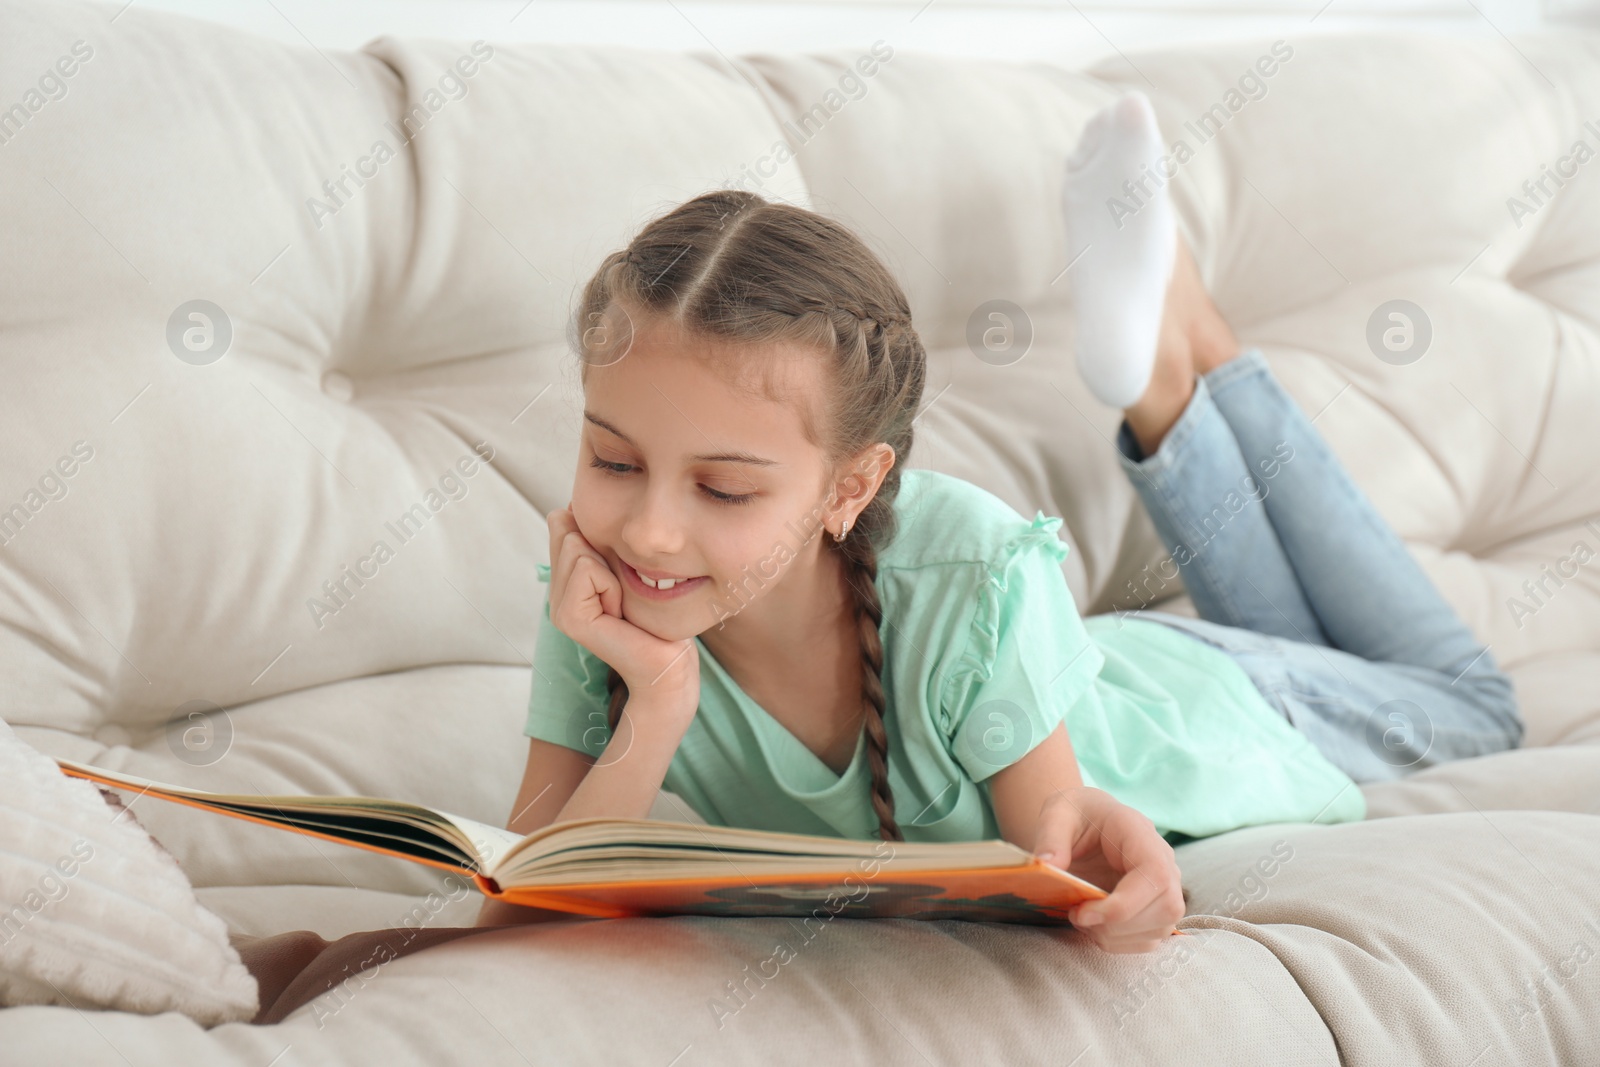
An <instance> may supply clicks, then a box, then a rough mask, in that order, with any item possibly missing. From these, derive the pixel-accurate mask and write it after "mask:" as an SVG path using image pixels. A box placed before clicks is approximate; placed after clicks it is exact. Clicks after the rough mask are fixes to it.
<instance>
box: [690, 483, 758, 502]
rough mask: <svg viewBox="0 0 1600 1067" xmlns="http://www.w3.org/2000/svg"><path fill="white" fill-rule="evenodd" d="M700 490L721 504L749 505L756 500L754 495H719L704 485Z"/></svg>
mask: <svg viewBox="0 0 1600 1067" xmlns="http://www.w3.org/2000/svg"><path fill="white" fill-rule="evenodd" d="M700 488H702V489H704V490H705V491H706V492H707V493H708V494H710V496H711V499H713V500H715V501H717V502H718V503H721V504H748V503H750V501H752V500H754V499H755V498H756V495H755V494H754V493H737V494H735V493H719V492H717V491H716V490H715V489H713V488H711V487H710V486H709V485H702V486H701V487H700Z"/></svg>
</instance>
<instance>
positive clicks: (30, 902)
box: [0, 722, 257, 1026]
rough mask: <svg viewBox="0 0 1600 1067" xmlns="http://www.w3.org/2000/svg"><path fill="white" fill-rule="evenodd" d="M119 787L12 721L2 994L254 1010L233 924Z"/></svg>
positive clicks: (160, 1007)
mask: <svg viewBox="0 0 1600 1067" xmlns="http://www.w3.org/2000/svg"><path fill="white" fill-rule="evenodd" d="M110 798H111V794H109V793H106V794H102V792H101V790H100V788H99V787H98V786H96V785H95V784H94V783H92V782H88V781H85V780H83V779H81V778H69V777H67V776H66V775H65V774H62V773H61V770H60V768H58V767H57V766H56V763H55V761H54V760H52V759H49V758H48V757H46V756H44V755H43V754H41V753H39V752H37V751H35V750H34V749H33V748H31V747H30V746H29V745H27V744H26V743H24V742H23V741H22V739H21V738H19V737H17V735H16V734H15V733H14V732H12V730H11V727H9V726H7V725H6V724H5V723H4V722H0V1004H3V1005H15V1004H62V1005H71V1006H73V1007H78V1008H89V1007H94V1008H110V1009H116V1010H121V1011H136V1012H147V1013H156V1012H164V1011H177V1012H182V1013H183V1014H185V1015H187V1016H189V1017H190V1018H192V1019H194V1020H195V1021H196V1022H199V1023H202V1024H204V1025H207V1026H211V1025H215V1024H217V1023H222V1022H236V1021H243V1020H249V1019H251V1018H253V1017H254V1016H255V1014H256V1010H257V999H256V998H257V989H256V980H255V978H254V977H252V976H251V974H250V972H249V971H247V970H245V967H244V964H243V963H242V962H240V959H239V953H238V952H237V951H236V950H235V949H234V948H233V946H232V945H230V944H229V943H228V929H227V926H226V924H224V923H223V921H222V920H221V919H219V918H218V917H217V916H216V915H214V914H212V913H211V912H209V911H207V910H206V909H205V908H203V907H201V906H200V902H199V901H198V900H196V899H195V895H194V888H193V887H192V886H191V885H190V884H189V879H188V877H187V876H186V875H185V874H184V873H183V871H182V870H181V869H179V867H178V864H177V862H176V861H175V860H174V859H173V858H172V857H171V856H170V855H169V854H168V853H167V851H166V850H165V849H163V848H161V847H160V846H159V845H158V844H157V843H156V842H155V840H154V839H153V838H151V836H150V835H149V834H148V833H147V832H146V831H145V830H144V828H143V827H141V826H140V825H139V824H138V823H137V822H136V821H135V820H134V818H133V814H132V812H129V811H126V810H125V809H123V807H122V805H121V804H120V803H114V804H108V803H107V800H108V799H110Z"/></svg>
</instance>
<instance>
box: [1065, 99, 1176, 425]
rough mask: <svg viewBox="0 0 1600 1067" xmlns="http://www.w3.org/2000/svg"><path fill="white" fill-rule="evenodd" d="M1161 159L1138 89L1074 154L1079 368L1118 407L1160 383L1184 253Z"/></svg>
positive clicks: (1088, 129)
mask: <svg viewBox="0 0 1600 1067" xmlns="http://www.w3.org/2000/svg"><path fill="white" fill-rule="evenodd" d="M1161 155H1162V145H1161V131H1160V128H1159V127H1158V126H1157V125H1156V116H1155V111H1154V110H1153V109H1152V108H1151V106H1150V101H1149V99H1148V98H1147V97H1146V96H1145V95H1144V94H1143V93H1141V92H1138V91H1133V92H1130V93H1128V94H1127V95H1125V96H1123V97H1121V98H1120V99H1118V100H1115V101H1113V102H1112V103H1111V104H1108V105H1107V106H1106V107H1104V108H1102V109H1101V110H1100V111H1098V112H1096V113H1095V115H1094V116H1093V117H1092V118H1091V119H1090V120H1089V123H1088V125H1087V126H1085V127H1084V131H1083V135H1082V138H1081V139H1080V140H1079V141H1078V145H1077V147H1076V148H1074V149H1073V151H1072V155H1070V156H1069V157H1067V182H1066V189H1065V192H1064V194H1063V196H1062V204H1063V207H1064V208H1065V213H1066V225H1067V248H1068V258H1067V261H1068V262H1069V263H1072V260H1073V258H1074V257H1078V256H1080V255H1081V257H1082V258H1081V259H1079V260H1078V261H1077V263H1076V264H1074V265H1073V266H1072V269H1071V271H1070V274H1071V275H1072V290H1073V299H1074V302H1075V304H1076V308H1077V318H1078V337H1077V353H1078V372H1079V373H1080V374H1082V375H1083V380H1084V382H1085V383H1086V384H1087V385H1088V386H1089V391H1090V392H1092V393H1093V394H1094V395H1095V396H1097V397H1098V398H1099V399H1100V401H1101V402H1102V403H1104V404H1107V405H1109V406H1111V407H1114V408H1125V407H1127V406H1128V405H1129V404H1132V403H1133V402H1134V401H1136V400H1138V399H1139V397H1141V396H1142V395H1144V391H1145V387H1146V386H1148V385H1149V383H1150V369H1151V367H1152V366H1154V364H1155V358H1156V338H1157V334H1158V333H1159V331H1160V328H1161V308H1162V304H1163V303H1164V302H1165V300H1166V294H1167V284H1168V283H1169V282H1170V281H1171V280H1172V268H1173V264H1174V262H1175V261H1176V256H1177V245H1176V241H1177V227H1176V222H1175V220H1174V215H1173V211H1172V203H1171V201H1170V200H1169V199H1168V198H1167V188H1166V183H1167V178H1166V177H1165V176H1164V175H1163V174H1162V171H1161V168H1160V165H1159V162H1158V161H1159V160H1160V158H1161ZM1140 179H1146V180H1144V181H1143V182H1142V184H1141V182H1140ZM1126 182H1132V183H1133V185H1132V186H1131V191H1130V188H1127V187H1125V186H1124V183H1126ZM1113 209H1115V210H1114V211H1113Z"/></svg>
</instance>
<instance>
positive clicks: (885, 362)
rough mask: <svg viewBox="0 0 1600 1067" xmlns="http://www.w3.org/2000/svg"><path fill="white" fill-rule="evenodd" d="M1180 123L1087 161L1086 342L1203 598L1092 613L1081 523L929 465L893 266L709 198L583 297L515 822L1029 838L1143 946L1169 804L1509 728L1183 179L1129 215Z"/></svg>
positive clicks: (1294, 800) (1161, 897) (1255, 795)
mask: <svg viewBox="0 0 1600 1067" xmlns="http://www.w3.org/2000/svg"><path fill="white" fill-rule="evenodd" d="M1160 151H1161V145H1160V140H1159V131H1158V130H1157V128H1156V125H1155V120H1154V115H1153V113H1152V112H1151V110H1150V106H1149V103H1148V101H1146V100H1145V99H1144V98H1143V97H1142V96H1140V95H1138V94H1132V95H1130V96H1128V97H1124V98H1123V99H1122V100H1121V101H1118V102H1117V103H1115V104H1113V105H1112V106H1111V107H1109V108H1107V109H1106V110H1105V111H1103V112H1101V113H1100V114H1099V115H1097V116H1096V117H1095V118H1094V120H1092V121H1091V123H1090V125H1089V127H1088V128H1087V129H1086V131H1085V135H1084V138H1083V140H1082V142H1081V143H1080V146H1079V147H1078V149H1076V150H1075V152H1074V153H1073V156H1072V158H1071V159H1069V161H1068V180H1067V189H1066V198H1065V206H1066V214H1067V225H1068V228H1069V232H1070V233H1071V234H1072V235H1073V237H1074V240H1075V241H1077V242H1078V243H1080V244H1081V245H1085V246H1086V250H1087V251H1089V252H1092V253H1093V254H1094V256H1093V258H1090V259H1087V260H1085V262H1084V263H1083V264H1082V265H1081V266H1079V267H1078V268H1077V269H1078V275H1076V276H1075V285H1076V286H1077V298H1078V303H1077V309H1078V314H1079V338H1078V342H1079V343H1078V355H1077V358H1078V365H1079V368H1080V370H1081V371H1082V373H1083V375H1084V377H1085V379H1086V381H1087V382H1088V384H1089V386H1090V388H1091V390H1092V391H1093V392H1095V393H1096V394H1097V395H1098V396H1099V397H1100V398H1101V399H1102V400H1105V401H1107V402H1108V403H1112V404H1114V405H1116V406H1120V407H1123V408H1124V409H1125V412H1124V414H1125V420H1124V422H1123V424H1122V426H1121V429H1120V432H1119V434H1118V439H1117V445H1118V449H1119V452H1120V460H1121V463H1122V466H1123V467H1124V469H1125V470H1126V471H1127V472H1128V474H1129V476H1130V477H1131V478H1132V479H1133V482H1134V484H1135V486H1136V487H1137V489H1138V492H1139V494H1140V496H1141V498H1142V500H1143V501H1144V503H1145V505H1146V507H1147V509H1148V510H1149V512H1150V514H1151V516H1152V518H1153V520H1154V522H1155V525H1156V528H1157V530H1158V531H1159V532H1160V533H1161V535H1162V537H1163V539H1164V541H1165V542H1166V544H1167V547H1168V548H1169V549H1170V550H1171V552H1172V554H1173V559H1174V561H1175V562H1176V565H1177V567H1178V569H1179V571H1181V574H1182V577H1183V579H1184V585H1185V588H1186V589H1187V590H1188V591H1189V593H1190V594H1191V596H1192V597H1193V600H1194V603H1195V606H1196V608H1197V610H1198V611H1199V613H1200V615H1201V619H1198V620H1196V619H1188V618H1182V617H1179V616H1173V615H1165V614H1162V613H1159V612H1147V611H1142V612H1136V613H1132V614H1130V615H1128V616H1126V617H1114V616H1100V617H1096V618H1091V619H1088V620H1085V619H1083V618H1081V617H1080V616H1079V615H1078V613H1077V610H1076V607H1075V605H1074V602H1073V599H1072V596H1071V594H1070V592H1069V591H1068V588H1067V585H1066V582H1065V580H1064V578H1063V576H1062V574H1061V571H1060V566H1059V561H1060V560H1061V559H1062V558H1063V557H1064V556H1065V554H1066V552H1067V546H1066V545H1065V544H1064V543H1062V542H1061V541H1060V540H1059V539H1058V537H1057V536H1056V532H1055V531H1056V529H1057V528H1058V527H1059V525H1060V524H1061V521H1062V520H1061V519H1059V518H1046V517H1045V516H1044V515H1043V514H1042V513H1041V514H1038V515H1037V516H1036V517H1035V518H1034V519H1033V520H1032V521H1031V522H1029V521H1027V520H1025V519H1023V518H1022V517H1021V516H1020V515H1018V514H1017V513H1016V512H1015V511H1013V510H1012V509H1011V508H1010V507H1008V506H1007V505H1005V504H1004V503H1003V502H1002V501H1000V500H999V499H998V498H997V497H994V496H993V495H991V494H989V493H988V492H986V491H984V490H982V489H979V488H978V487H976V486H972V485H970V484H968V483H966V482H963V481H961V480H959V479H956V478H952V477H949V476H946V475H942V474H938V473H935V472H931V471H927V470H912V469H908V468H907V466H906V464H907V460H908V459H909V458H910V453H911V445H912V437H913V430H914V424H915V421H916V418H917V415H918V409H919V404H920V401H921V397H922V391H923V383H924V373H925V370H924V351H923V347H922V344H921V342H920V340H919V339H918V336H917V333H916V331H915V330H914V329H913V328H912V324H911V317H910V312H909V309H908V306H907V302H906V298H905V295H904V293H902V291H901V289H900V287H899V285H898V284H897V283H896V281H895V280H894V278H893V277H892V276H891V274H890V273H889V271H888V270H887V269H886V268H885V267H884V265H883V264H882V263H881V262H880V261H879V260H878V259H877V258H876V257H875V256H874V255H873V254H872V252H871V251H870V250H868V249H867V248H866V247H865V246H864V245H863V244H862V243H861V241H860V240H859V239H857V238H856V237H855V236H854V235H853V234H852V233H850V232H849V231H848V230H847V229H845V228H844V227H843V226H841V225H839V224H838V223H836V222H833V221H831V220H829V219H827V218H825V217H823V216H821V215H818V214H814V213H812V212H808V211H805V210H802V209H799V208H795V207H791V206H786V205H783V204H778V203H769V202H767V201H765V200H764V199H762V198H761V197H759V196H756V195H754V194H751V193H747V192H738V191H730V190H722V191H717V192H711V193H707V194H705V195H702V196H698V197H696V198H694V199H692V200H690V201H688V202H687V203H685V204H683V205H681V206H679V207H678V208H676V209H675V210H673V211H671V212H670V213H668V214H667V215H665V216H664V217H661V218H658V219H656V220H655V221H654V222H652V223H650V224H649V225H648V226H646V227H645V228H644V230H643V231H642V232H641V233H639V235H638V236H637V237H636V238H634V240H633V241H632V243H630V244H629V245H628V247H627V248H626V249H624V250H622V251H619V252H616V253H613V254H612V255H611V256H609V257H608V258H607V259H606V260H605V262H604V263H603V264H602V265H601V267H600V269H599V271H598V272H597V273H596V274H595V276H594V277H593V278H592V279H591V280H590V281H589V283H588V285H587V287H586V288H585V290H584V292H583V296H582V301H581V306H580V307H579V309H578V313H577V316H576V320H575V321H576V323H577V324H578V325H579V326H581V327H583V329H582V332H581V333H578V334H577V335H576V336H575V337H574V338H573V341H574V347H575V348H576V350H577V351H578V352H579V353H580V354H581V358H582V366H581V376H582V385H583V391H584V401H585V406H584V416H583V433H582V444H581V450H580V455H579V462H578V470H577V476H576V479H575V483H574V487H573V492H572V502H571V503H570V504H569V506H568V507H566V508H563V509H560V510H558V511H555V512H552V513H551V514H550V516H549V526H550V561H551V562H550V565H549V566H548V567H547V568H546V567H541V568H540V578H541V580H546V581H548V582H549V583H550V591H549V597H548V600H547V604H546V608H545V613H544V618H543V619H542V620H541V623H540V632H539V636H538V645H537V649H536V652H535V657H534V662H533V666H534V669H535V674H534V681H533V692H532V694H531V698H530V704H529V714H528V721H527V727H526V732H527V733H528V735H529V737H530V741H529V748H528V762H527V770H526V774H525V777H524V780H523V783H522V787H521V790H520V792H519V794H518V796H517V799H516V802H515V805H514V806H513V808H512V814H511V817H510V819H509V820H508V824H507V825H508V826H509V828H510V829H512V830H514V831H517V832H520V833H527V832H530V831H532V830H534V829H537V828H538V827H541V826H544V825H547V824H549V823H551V822H553V821H556V820H565V819H575V818H583V817H588V816H598V815H605V816H615V817H634V818H642V817H644V816H645V815H646V814H647V813H648V812H649V811H650V809H651V805H652V802H653V801H654V799H655V798H656V796H657V792H658V790H659V789H661V788H662V787H663V786H665V787H666V788H667V789H668V790H670V791H671V792H672V793H674V794H676V795H677V796H679V797H682V798H683V799H684V800H685V801H686V802H687V803H688V804H689V805H691V806H692V807H693V808H694V809H695V810H696V811H697V812H698V813H699V814H700V815H701V816H702V817H704V818H705V819H706V820H707V821H710V822H713V823H719V824H725V825H740V826H750V827H756V828H763V829H774V830H788V831H794V832H800V833H816V834H832V835H835V836H845V837H869V836H872V835H878V836H881V837H883V838H885V839H890V840H962V839H974V838H990V837H997V836H998V837H1004V838H1005V839H1006V840H1009V841H1011V842H1013V843H1015V844H1017V845H1019V846H1020V847H1022V848H1025V849H1029V850H1032V851H1034V852H1035V853H1036V854H1037V855H1039V856H1041V857H1043V858H1045V859H1047V861H1049V862H1053V863H1055V864H1056V865H1058V866H1060V867H1062V868H1063V869H1070V870H1071V871H1073V872H1074V873H1077V874H1080V875H1081V876H1083V877H1086V878H1088V879H1090V880H1091V881H1094V882H1096V883H1097V884H1100V885H1102V886H1104V887H1105V888H1108V889H1110V890H1112V892H1111V893H1110V895H1109V896H1108V897H1107V898H1106V899H1104V900H1101V901H1096V902H1092V903H1089V904H1085V905H1083V906H1081V907H1079V908H1078V909H1077V911H1076V913H1075V915H1074V919H1073V921H1074V923H1075V924H1076V925H1077V926H1078V927H1079V928H1080V929H1082V930H1084V931H1086V933H1087V934H1088V936H1089V937H1091V938H1092V939H1093V940H1094V941H1095V943H1097V944H1098V945H1100V946H1101V947H1102V948H1103V949H1106V950H1108V951H1114V952H1139V951H1146V950H1149V949H1151V948H1153V947H1155V946H1156V945H1157V944H1159V942H1160V940H1161V939H1162V937H1164V936H1165V934H1166V933H1167V932H1168V931H1169V930H1171V928H1172V926H1173V924H1174V922H1175V921H1176V920H1177V919H1179V918H1180V917H1181V916H1182V915H1183V912H1184V898H1183V895H1182V890H1181V887H1180V881H1179V871H1178V867H1177V863H1176V860H1175V855H1174V852H1173V849H1172V845H1171V843H1170V841H1169V840H1168V839H1169V838H1170V839H1173V840H1180V841H1181V840H1184V839H1188V838H1191V837H1198V836H1205V835H1207V834H1213V833H1219V832H1221V831H1223V830H1227V829H1231V828H1233V827H1237V826H1244V825H1250V824H1254V823H1263V822H1281V821H1318V820H1321V821H1340V820H1351V819H1360V818H1362V817H1364V815H1365V805H1364V802H1363V800H1362V797H1361V793H1360V791H1359V789H1357V788H1355V786H1354V782H1355V781H1359V780H1370V779H1373V778H1380V777H1392V776H1395V775H1398V774H1402V773H1405V772H1406V771H1407V770H1409V769H1410V768H1412V767H1417V766H1423V765H1427V764H1429V763H1432V762H1437V761H1440V760H1445V759H1454V758H1458V757H1462V756H1470V755H1478V754H1482V753H1487V752H1492V751H1497V750H1500V749H1504V748H1508V747H1515V746H1516V744H1517V743H1518V741H1519V739H1520V737H1521V733H1522V724H1521V721H1520V718H1519V716H1518V712H1517V707H1516V702H1515V700H1514V699H1513V696H1512V691H1511V686H1510V683H1509V681H1508V679H1507V678H1506V676H1505V675H1504V674H1502V673H1501V672H1500V671H1498V670H1497V669H1496V667H1495V665H1494V661H1493V659H1492V658H1491V657H1490V656H1489V654H1488V651H1487V649H1483V648H1480V647H1479V646H1478V645H1477V643H1476V642H1475V640H1474V639H1473V637H1472V634H1471V633H1470V632H1469V631H1468V630H1467V628H1466V627H1465V626H1464V625H1463V624H1462V622H1461V621H1460V620H1459V619H1458V618H1457V617H1456V616H1455V615H1454V613H1453V612H1452V610H1451V609H1450V607H1449V606H1448V605H1447V604H1446V603H1445V602H1444V601H1443V599H1442V598H1441V597H1440V596H1439V594H1438V593H1437V592H1436V591H1435V590H1434V589H1433V588H1432V586H1431V585H1430V584H1429V582H1428V580H1427V578H1426V576H1425V575H1424V574H1423V573H1422V572H1421V570H1420V569H1419V568H1418V567H1417V565H1416V564H1415V563H1414V562H1413V561H1412V559H1411V557H1410V556H1409V554H1408V553H1407V550H1406V549H1405V547H1404V545H1403V544H1402V543H1401V542H1400V541H1399V539H1398V538H1397V537H1396V535H1395V534H1394V533H1393V532H1392V531H1391V530H1390V529H1389V528H1388V527H1387V526H1386V525H1385V524H1384V522H1383V520H1382V519H1381V518H1380V517H1379V516H1378V514H1377V512H1376V511H1375V510H1374V509H1373V508H1372V506H1371V504H1370V503H1369V502H1368V501H1367V500H1366V499H1365V497H1364V496H1363V495H1362V494H1361V492H1360V490H1359V489H1358V488H1357V487H1356V486H1355V485H1354V483H1353V482H1351V480H1350V479H1349V477H1348V476H1347V475H1346V473H1345V472H1344V471H1343V470H1342V469H1341V468H1340V466H1339V464H1338V462H1337V461H1336V459H1335V458H1334V456H1333V455H1332V453H1331V452H1330V451H1329V450H1328V449H1327V447H1326V446H1325V445H1324V444H1323V442H1322V441H1321V439H1320V438H1319V437H1318V435H1317V433H1316V431H1315V430H1314V429H1313V428H1312V426H1311V425H1310V423H1309V422H1307V421H1306V419H1305V418H1304V416H1303V415H1302V414H1301V412H1300V410H1299V408H1298V407H1297V406H1296V405H1295V404H1294V402H1293V401H1292V400H1291V399H1290V398H1289V397H1288V395H1287V394H1286V393H1285V392H1284V391H1283V390H1282V389H1281V388H1280V387H1279V386H1278V385H1277V383H1276V382H1275V381H1274V380H1273V378H1272V376H1271V374H1270V373H1269V371H1268V368H1267V364H1266V362H1265V359H1264V358H1263V357H1262V355H1261V353H1260V352H1259V351H1257V350H1250V351H1247V352H1244V353H1242V354H1241V353H1239V351H1238V345H1237V342H1236V340H1235V338H1234V336H1233V334H1232V333H1231V331H1230V330H1229V328H1228V325H1227V324H1226V322H1224V321H1223V319H1222V318H1221V316H1220V314H1219V313H1218V312H1217V310H1216V308H1215V307H1214V306H1213V305H1212V303H1211V301H1210V298H1209V297H1208V295H1207V294H1206V292H1205V289H1204V287H1203V285H1202V283H1201V281H1200V278H1199V274H1198V271H1197V269H1196V268H1195V266H1194V263H1193V261H1192V259H1191V258H1190V256H1189V253H1188V250H1187V247H1186V246H1184V245H1183V243H1182V242H1181V240H1180V239H1179V238H1178V235H1177V231H1176V227H1175V225H1174V222H1173V214H1172V211H1171V207H1170V205H1169V204H1168V203H1167V202H1166V200H1165V190H1164V189H1159V188H1158V189H1157V190H1155V195H1153V196H1151V197H1149V198H1148V199H1147V200H1145V202H1144V204H1143V206H1142V207H1141V208H1140V209H1139V210H1138V211H1137V212H1136V213H1135V214H1134V215H1133V216H1132V217H1131V218H1127V217H1115V216H1114V217H1112V218H1111V219H1109V220H1108V218H1107V210H1106V207H1105V206H1103V205H1105V204H1106V203H1107V196H1109V195H1119V196H1120V195H1122V194H1121V193H1120V190H1119V185H1118V183H1120V182H1122V181H1123V180H1124V179H1126V178H1128V177H1132V176H1137V175H1139V174H1140V173H1141V170H1140V167H1141V166H1142V165H1148V164H1150V163H1152V162H1153V161H1154V160H1156V159H1158V158H1159V155H1160ZM1147 192H1148V190H1147ZM1241 491H1243V496H1241ZM1234 501H1242V506H1235V504H1234ZM685 815H687V813H685ZM528 912H529V909H525V908H517V907H515V906H512V905H506V904H502V903H498V902H490V903H488V904H486V905H485V908H484V911H483V912H482V913H481V914H480V918H479V924H480V925H489V924H493V923H503V922H514V921H518V915H519V913H528Z"/></svg>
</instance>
